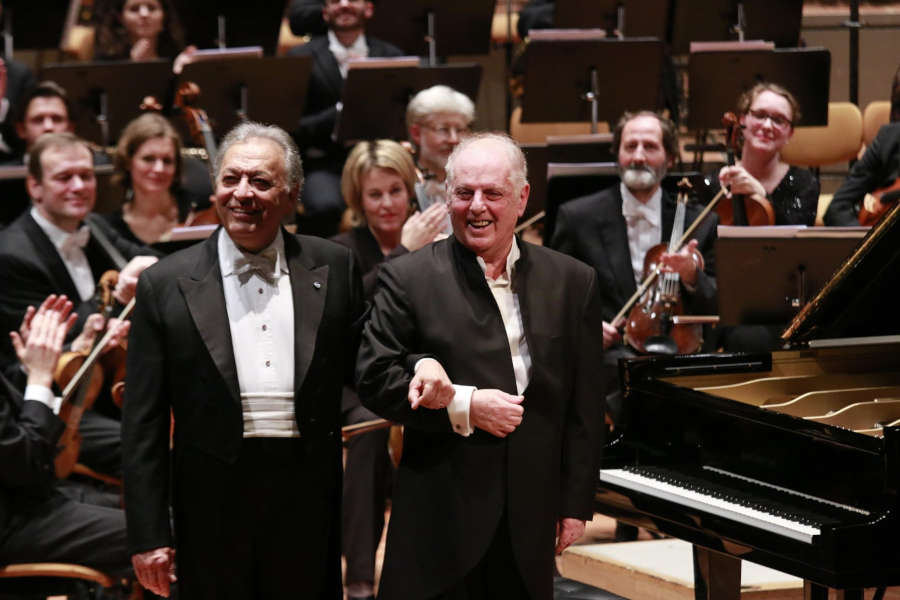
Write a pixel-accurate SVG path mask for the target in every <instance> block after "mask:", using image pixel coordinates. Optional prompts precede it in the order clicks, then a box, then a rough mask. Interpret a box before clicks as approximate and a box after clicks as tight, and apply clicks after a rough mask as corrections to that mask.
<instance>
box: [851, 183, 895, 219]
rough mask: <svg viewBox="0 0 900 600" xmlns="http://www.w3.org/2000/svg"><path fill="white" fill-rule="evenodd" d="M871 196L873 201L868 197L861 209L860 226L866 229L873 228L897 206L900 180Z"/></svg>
mask: <svg viewBox="0 0 900 600" xmlns="http://www.w3.org/2000/svg"><path fill="white" fill-rule="evenodd" d="M871 196H872V200H871V201H870V199H869V198H868V197H866V198H865V199H864V200H863V203H862V206H860V207H859V224H860V225H862V226H864V227H871V226H872V225H874V224H875V223H877V222H878V220H879V219H881V217H882V216H884V214H885V213H887V212H888V211H890V210H891V209H892V208H894V206H896V205H897V200H898V199H900V178H897V180H896V181H894V183H892V184H891V185H889V186H886V187H883V188H880V189H877V190H875V191H874V192H872V194H871Z"/></svg>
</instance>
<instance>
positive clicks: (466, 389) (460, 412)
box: [447, 385, 478, 437]
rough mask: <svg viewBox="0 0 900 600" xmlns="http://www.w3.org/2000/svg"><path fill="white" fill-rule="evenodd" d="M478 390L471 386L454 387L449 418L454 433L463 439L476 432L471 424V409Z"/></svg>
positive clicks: (448, 412)
mask: <svg viewBox="0 0 900 600" xmlns="http://www.w3.org/2000/svg"><path fill="white" fill-rule="evenodd" d="M476 389H478V388H475V387H472V386H470V385H454V386H453V392H454V393H453V400H451V401H450V404H448V405H447V416H448V417H450V424H451V425H452V426H453V431H455V432H456V433H458V434H459V435H461V436H463V437H468V436H470V435H472V433H473V432H474V431H475V428H474V427H472V424H471V423H470V422H469V407H470V406H471V405H472V394H474V393H475V390H476Z"/></svg>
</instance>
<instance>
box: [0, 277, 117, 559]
mask: <svg viewBox="0 0 900 600" xmlns="http://www.w3.org/2000/svg"><path fill="white" fill-rule="evenodd" d="M74 322H75V314H74V313H72V302H70V301H68V299H67V298H66V297H65V296H56V295H50V296H48V297H47V298H46V299H45V300H44V302H42V303H41V305H40V307H39V308H38V309H37V310H36V311H33V312H32V311H29V315H28V318H27V319H26V320H25V322H23V325H22V327H21V328H20V329H19V330H18V331H13V332H11V333H10V335H11V337H12V340H13V341H14V344H15V347H16V353H17V356H18V357H19V359H21V365H22V367H24V369H25V371H26V372H27V387H26V388H25V392H24V394H23V393H22V392H21V391H20V390H18V389H17V388H16V387H15V386H14V385H13V384H12V383H11V382H9V381H7V379H6V377H4V376H3V375H2V374H0V463H2V464H3V468H2V469H0V564H9V563H23V562H71V563H78V564H82V565H86V566H89V567H94V568H96V569H100V570H102V571H105V572H108V573H112V574H126V573H128V572H130V566H129V563H128V553H127V548H126V541H125V513H124V512H123V511H122V510H121V509H120V508H119V507H118V495H116V496H115V498H114V499H115V502H116V505H114V506H110V505H109V503H108V502H106V503H105V504H102V503H95V502H94V500H95V498H96V497H97V495H88V496H85V497H79V496H78V495H76V494H75V493H73V491H74V490H73V488H71V487H61V486H59V485H58V482H56V481H55V475H54V467H53V458H54V456H55V454H56V443H57V440H58V439H59V437H60V435H61V434H62V432H63V430H64V429H65V424H64V423H63V421H61V420H60V418H59V417H58V416H57V414H58V412H59V402H60V398H58V397H54V395H53V392H52V390H51V384H52V383H53V372H54V369H55V368H56V364H57V360H58V359H59V356H60V353H61V350H62V346H63V340H64V338H65V337H66V333H67V331H68V330H69V329H70V328H71V327H72V325H73V324H74ZM20 332H21V333H20Z"/></svg>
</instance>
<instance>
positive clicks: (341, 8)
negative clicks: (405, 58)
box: [289, 0, 403, 237]
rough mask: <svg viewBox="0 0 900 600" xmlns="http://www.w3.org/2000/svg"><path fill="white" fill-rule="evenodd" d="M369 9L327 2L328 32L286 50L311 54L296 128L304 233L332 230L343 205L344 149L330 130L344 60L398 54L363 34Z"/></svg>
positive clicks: (357, 0) (364, 3) (365, 4)
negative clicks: (303, 175) (302, 173)
mask: <svg viewBox="0 0 900 600" xmlns="http://www.w3.org/2000/svg"><path fill="white" fill-rule="evenodd" d="M374 11H375V7H374V4H373V3H372V2H371V1H369V0H326V2H325V4H324V6H322V17H323V19H324V20H325V23H327V25H328V31H327V33H326V34H325V35H318V36H315V37H313V38H312V39H311V40H310V41H309V42H307V43H306V44H303V45H302V46H298V47H296V48H292V49H291V50H290V52H289V54H291V55H294V56H311V57H312V61H313V62H312V72H311V74H310V78H309V87H308V89H307V92H306V106H305V108H304V114H303V116H302V117H301V118H300V123H299V125H298V128H297V131H296V132H295V138H296V141H297V145H298V146H300V148H302V149H303V164H304V165H305V168H306V183H305V184H304V189H303V193H302V194H301V197H302V202H303V208H304V223H303V227H304V231H305V232H306V233H313V234H316V235H322V236H326V237H328V236H331V235H334V234H336V233H337V231H338V223H339V222H340V220H341V215H342V214H343V211H344V208H345V207H344V200H343V199H342V198H341V170H342V169H343V166H344V161H345V160H346V158H347V150H346V149H345V148H344V147H343V146H342V145H341V144H339V143H337V142H336V141H335V140H334V139H333V134H334V130H335V125H336V123H337V116H338V114H339V113H340V110H341V108H342V105H341V92H342V90H343V87H344V79H346V77H347V68H348V66H347V65H348V62H349V61H350V59H353V58H366V57H386V56H401V55H402V54H403V53H402V52H401V51H400V49H399V48H397V47H396V46H393V45H391V44H389V43H387V42H384V41H381V40H379V39H377V38H374V37H372V36H370V35H366V32H365V27H366V22H367V21H368V20H369V19H371V18H372V15H373V14H374Z"/></svg>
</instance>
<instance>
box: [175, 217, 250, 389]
mask: <svg viewBox="0 0 900 600" xmlns="http://www.w3.org/2000/svg"><path fill="white" fill-rule="evenodd" d="M219 235H225V234H224V233H223V230H222V229H221V228H220V229H219V230H218V232H217V233H216V234H214V235H212V236H210V237H209V239H208V240H207V241H206V242H204V248H203V250H204V252H203V254H202V256H201V258H200V260H199V261H198V262H197V266H196V267H195V268H194V271H193V272H192V273H191V275H190V276H189V277H179V278H178V288H179V289H180V290H181V293H182V294H184V300H185V303H186V304H187V307H188V310H189V311H190V313H191V317H192V318H193V320H194V324H195V325H196V326H197V331H199V332H200V337H201V338H202V339H203V343H204V344H205V345H206V349H207V351H208V352H209V355H210V357H211V358H212V360H213V362H214V363H215V365H216V368H217V369H218V370H219V373H220V374H221V375H222V379H224V380H225V382H226V384H227V385H228V389H229V390H230V391H231V395H232V399H233V400H234V401H235V402H237V403H238V404H240V401H241V394H240V386H239V384H238V377H237V367H236V366H235V363H234V348H233V345H232V342H231V327H229V325H228V310H227V309H226V307H225V290H224V288H223V286H222V272H221V270H220V269H219V253H218V236H219Z"/></svg>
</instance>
